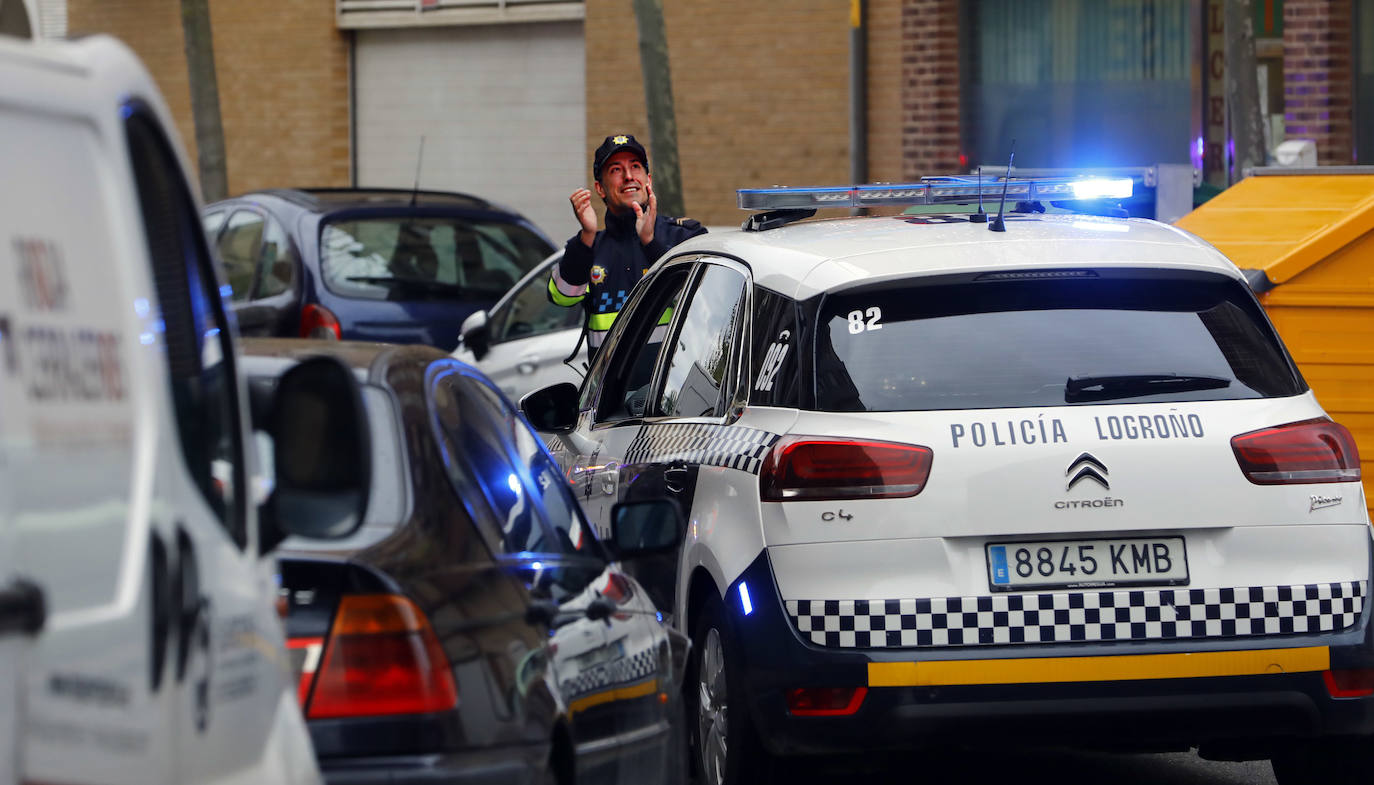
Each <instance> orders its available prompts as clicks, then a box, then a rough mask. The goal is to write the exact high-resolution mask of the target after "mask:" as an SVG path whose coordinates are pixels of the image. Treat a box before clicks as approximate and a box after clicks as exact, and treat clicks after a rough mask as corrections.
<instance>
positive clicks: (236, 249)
mask: <svg viewBox="0 0 1374 785" xmlns="http://www.w3.org/2000/svg"><path fill="white" fill-rule="evenodd" d="M262 230H263V218H262V216H261V215H258V214H257V213H255V212H253V211H252V210H239V211H237V212H235V213H234V214H233V215H231V216H229V221H228V222H227V223H226V224H225V227H224V231H223V232H221V233H220V236H219V243H218V245H219V258H220V261H221V262H223V263H224V277H225V280H226V282H227V283H228V284H229V289H230V291H231V292H232V293H231V294H230V295H229V299H230V300H231V301H232V302H236V303H237V302H243V301H245V300H247V299H248V296H249V294H250V293H251V291H252V288H253V274H254V272H255V271H256V270H257V267H258V253H259V251H260V249H261V247H262Z"/></svg>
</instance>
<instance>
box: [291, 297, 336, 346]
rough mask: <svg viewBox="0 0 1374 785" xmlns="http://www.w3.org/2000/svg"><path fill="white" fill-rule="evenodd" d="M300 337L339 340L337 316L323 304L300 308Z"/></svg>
mask: <svg viewBox="0 0 1374 785" xmlns="http://www.w3.org/2000/svg"><path fill="white" fill-rule="evenodd" d="M301 337H302V338H324V339H326V340H328V339H333V340H335V341H337V340H340V339H341V338H342V337H343V332H342V331H341V330H340V328H339V317H337V316H335V315H334V312H333V311H331V310H329V309H328V308H326V307H324V306H323V305H307V306H305V307H304V308H302V309H301Z"/></svg>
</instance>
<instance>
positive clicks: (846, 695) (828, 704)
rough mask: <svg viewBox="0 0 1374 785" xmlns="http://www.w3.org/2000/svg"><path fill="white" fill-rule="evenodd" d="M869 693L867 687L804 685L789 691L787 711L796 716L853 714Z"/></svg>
mask: <svg viewBox="0 0 1374 785" xmlns="http://www.w3.org/2000/svg"><path fill="white" fill-rule="evenodd" d="M867 695H868V688H867V687H802V688H800V689H795V690H788V691H787V711H788V713H790V714H792V716H794V717H835V716H841V715H847V714H853V713H855V712H857V711H858V710H859V707H860V706H862V705H863V702H864V698H865V697H866V696H867Z"/></svg>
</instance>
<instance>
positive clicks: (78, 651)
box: [0, 37, 369, 785]
mask: <svg viewBox="0 0 1374 785" xmlns="http://www.w3.org/2000/svg"><path fill="white" fill-rule="evenodd" d="M0 39H3V37H0ZM171 128H172V124H171V122H170V115H169V114H168V112H167V108H166V106H165V105H164V104H163V102H162V100H161V98H160V97H159V95H158V92H157V89H156V88H155V87H154V85H153V82H152V79H151V78H150V77H149V76H148V74H147V73H146V72H145V71H144V69H143V68H142V66H141V65H140V64H139V62H138V60H137V58H136V57H135V56H134V55H133V54H132V53H131V52H130V51H129V50H128V49H126V48H125V47H124V46H123V45H121V44H119V43H118V42H116V41H114V40H112V39H109V38H89V39H85V40H83V41H80V42H77V43H61V44H53V43H49V44H34V43H29V42H23V41H19V40H17V39H4V40H0V785H12V783H15V782H63V783H87V782H101V783H139V784H140V785H144V784H146V783H202V782H211V781H214V782H221V783H229V782H235V783H249V782H252V783H269V782H270V783H278V782H289V783H306V782H317V781H318V780H319V774H318V771H317V768H316V764H315V761H314V755H313V751H312V749H311V746H310V740H309V737H308V735H307V733H306V730H305V725H304V723H303V721H302V719H301V716H300V712H299V709H298V708H297V706H296V700H295V695H294V688H293V686H292V685H291V684H290V682H289V675H288V673H289V667H288V662H287V659H286V657H285V653H284V648H283V630H282V624H281V620H280V618H279V617H278V615H277V613H276V609H275V599H276V594H277V587H276V585H275V577H274V575H275V569H274V563H273V559H272V558H271V557H270V555H269V554H270V551H271V549H272V547H273V546H274V545H275V544H276V543H277V542H279V541H280V540H281V539H282V537H284V536H285V535H286V534H304V535H307V536H309V535H315V536H338V535H343V534H346V533H348V532H350V531H352V529H353V528H356V526H357V523H358V522H359V520H360V519H361V513H362V511H363V510H364V509H365V506H366V491H365V489H366V488H367V482H366V477H367V473H368V471H369V466H368V463H367V458H366V455H367V453H366V451H365V449H363V448H365V446H366V442H365V438H366V436H365V433H366V432H365V428H363V427H360V423H362V422H363V421H362V420H361V419H360V418H361V417H362V416H363V415H362V410H361V402H360V399H359V398H358V391H357V388H356V385H354V384H353V383H352V381H351V377H350V374H348V372H347V371H346V370H344V369H343V368H342V366H341V365H338V364H331V362H330V361H326V360H317V361H312V365H313V368H311V369H308V370H307V371H306V372H305V373H304V374H300V375H297V376H296V377H295V378H294V379H292V378H283V380H282V381H281V384H280V385H279V387H278V389H277V390H276V392H275V397H274V398H273V400H270V401H266V402H263V403H264V405H267V406H273V407H275V408H274V409H273V410H272V411H273V422H274V427H273V428H272V429H271V434H270V436H271V437H272V438H273V439H274V450H275V454H274V456H273V458H274V460H273V464H274V465H275V466H277V467H278V468H279V469H280V471H278V472H277V476H276V477H275V478H272V480H271V482H272V483H274V484H275V491H273V493H272V495H271V497H270V498H269V499H268V500H267V502H266V503H265V504H261V505H260V504H259V501H260V499H259V498H257V497H258V496H261V495H262V494H258V493H255V492H254V491H253V490H252V489H253V488H257V487H264V486H266V485H267V481H266V480H265V478H262V477H259V476H258V472H257V469H256V464H257V463H258V461H257V458H256V451H255V450H254V449H253V445H254V444H255V441H254V437H253V436H252V435H251V433H250V431H249V429H248V423H249V418H248V400H247V396H246V394H245V387H244V384H243V382H242V380H241V379H240V377H239V376H238V371H237V367H236V360H235V355H234V344H233V336H232V326H231V324H230V323H229V322H228V321H227V319H226V316H225V310H224V308H223V305H222V303H221V299H220V291H221V284H220V280H219V275H218V271H217V270H216V267H215V264H214V262H213V259H212V257H211V256H210V254H209V251H208V250H207V247H206V243H205V239H204V235H203V234H202V230H201V228H200V219H199V215H200V212H199V210H198V205H197V203H196V198H195V196H194V195H193V193H192V191H191V189H190V188H189V186H188V184H187V177H186V167H185V164H184V160H183V157H182V155H181V153H180V148H179V145H178V143H177V140H176V139H175V137H174V132H173V131H171V130H170V129H171ZM283 424H284V425H285V426H287V427H282V426H283Z"/></svg>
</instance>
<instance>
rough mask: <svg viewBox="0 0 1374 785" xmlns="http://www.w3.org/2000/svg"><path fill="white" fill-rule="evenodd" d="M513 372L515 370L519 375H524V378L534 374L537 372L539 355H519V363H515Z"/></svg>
mask: <svg viewBox="0 0 1374 785" xmlns="http://www.w3.org/2000/svg"><path fill="white" fill-rule="evenodd" d="M515 370H516V371H517V372H519V373H522V374H524V375H526V376H528V375H530V374H532V373H534V372H535V371H537V370H539V355H537V354H525V355H521V357H520V361H519V362H518V363H516V365H515Z"/></svg>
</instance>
